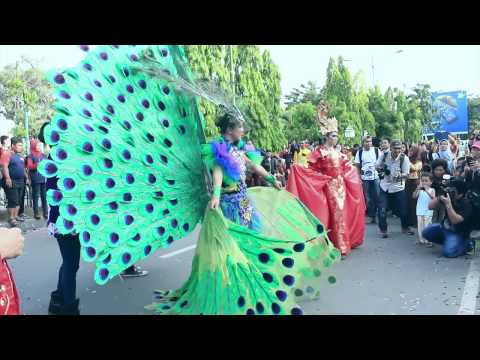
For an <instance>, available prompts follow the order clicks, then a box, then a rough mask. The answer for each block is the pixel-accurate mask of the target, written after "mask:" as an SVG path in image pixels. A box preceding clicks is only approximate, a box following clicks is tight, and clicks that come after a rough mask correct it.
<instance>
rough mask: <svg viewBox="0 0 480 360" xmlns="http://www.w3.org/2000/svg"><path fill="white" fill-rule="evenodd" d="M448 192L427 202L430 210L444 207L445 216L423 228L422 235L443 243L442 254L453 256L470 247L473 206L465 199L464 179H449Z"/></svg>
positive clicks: (429, 239) (465, 251)
mask: <svg viewBox="0 0 480 360" xmlns="http://www.w3.org/2000/svg"><path fill="white" fill-rule="evenodd" d="M449 188H450V189H452V190H451V193H452V196H453V203H452V199H451V198H450V195H449V194H446V195H445V196H440V197H437V198H435V199H433V200H432V201H431V202H430V204H429V209H430V210H435V209H437V208H438V207H440V206H443V207H445V209H446V216H445V219H444V220H443V221H442V223H441V224H433V225H430V226H428V227H427V228H425V230H424V231H423V234H422V235H423V237H424V238H425V239H426V240H428V241H430V242H433V243H435V244H439V245H443V256H445V257H449V258H454V257H457V256H461V255H464V254H465V253H467V252H469V251H470V250H471V249H472V245H471V241H470V233H471V229H472V220H473V208H472V206H471V204H470V202H469V201H468V200H467V199H465V194H466V192H467V185H466V183H465V182H464V181H461V180H453V181H450V184H449Z"/></svg>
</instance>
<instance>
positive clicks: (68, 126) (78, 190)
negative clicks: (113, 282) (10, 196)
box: [39, 45, 208, 284]
mask: <svg viewBox="0 0 480 360" xmlns="http://www.w3.org/2000/svg"><path fill="white" fill-rule="evenodd" d="M145 53H148V54H149V56H150V57H151V58H153V59H155V61H156V62H157V63H159V64H161V65H162V68H163V69H165V70H167V71H168V72H169V74H170V76H171V77H172V78H174V79H175V78H177V77H181V78H188V77H189V76H191V74H190V73H189V69H188V65H187V64H186V59H185V55H184V53H183V49H182V48H181V47H180V46H134V45H131V46H116V45H114V46H98V47H97V48H95V49H94V50H93V51H90V52H88V53H87V55H86V57H85V59H84V60H83V61H82V62H81V63H80V64H79V65H78V66H77V67H75V68H72V69H67V70H65V71H61V72H52V73H51V74H49V80H50V81H51V82H52V83H53V85H54V92H55V96H56V102H55V110H56V114H55V116H54V118H53V119H52V121H51V123H50V125H48V126H47V128H46V131H45V135H46V136H45V138H46V142H47V143H48V144H49V145H51V147H52V149H51V157H52V160H48V161H43V162H42V163H41V164H40V166H39V170H40V172H41V173H42V174H43V175H45V176H47V177H58V187H59V190H58V191H57V190H51V191H49V193H48V201H49V203H50V204H51V205H55V206H59V210H60V217H59V219H58V220H57V223H56V225H57V228H58V230H59V232H60V233H62V234H68V233H73V232H75V233H78V234H79V236H80V241H81V245H82V257H83V259H84V260H86V261H90V262H95V263H96V272H95V280H96V281H97V283H99V284H105V283H106V282H107V281H108V280H110V279H111V278H112V277H114V276H116V275H117V274H119V273H120V272H121V271H123V270H124V269H126V268H127V267H129V266H131V265H132V264H134V263H135V262H137V261H139V260H141V259H143V258H145V257H147V256H149V255H150V254H152V253H153V252H154V251H155V250H157V249H158V248H162V247H167V246H168V245H170V244H171V243H172V242H174V241H176V240H178V239H180V238H182V237H184V236H185V235H186V234H187V233H189V232H190V231H192V230H193V229H194V227H195V226H196V224H197V223H198V222H199V221H200V220H201V218H202V216H203V213H204V210H205V206H206V204H207V201H208V197H207V193H206V181H205V175H204V174H205V172H204V169H203V164H202V160H201V147H200V144H201V143H202V142H204V136H203V117H202V115H201V113H200V112H199V111H198V107H197V100H196V99H195V98H192V97H191V96H188V95H187V94H184V93H182V92H178V91H176V90H175V89H174V88H173V87H171V86H170V84H169V83H168V81H166V80H164V79H161V78H152V77H150V76H148V74H146V73H145V72H142V71H136V70H135V69H136V68H137V67H138V66H139V64H140V60H141V59H142V57H143V56H144V55H145Z"/></svg>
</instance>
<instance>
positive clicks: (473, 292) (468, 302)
mask: <svg viewBox="0 0 480 360" xmlns="http://www.w3.org/2000/svg"><path fill="white" fill-rule="evenodd" d="M479 284H480V258H479V257H474V258H473V259H472V262H471V263H470V268H469V270H468V275H467V280H466V281H465V287H464V289H463V295H462V302H461V303H460V308H459V309H458V313H457V314H458V315H475V309H476V306H477V296H478V286H479Z"/></svg>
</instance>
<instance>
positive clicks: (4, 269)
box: [0, 260, 20, 316]
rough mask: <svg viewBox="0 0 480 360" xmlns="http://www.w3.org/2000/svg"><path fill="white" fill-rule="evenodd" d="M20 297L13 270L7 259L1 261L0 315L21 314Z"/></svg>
mask: <svg viewBox="0 0 480 360" xmlns="http://www.w3.org/2000/svg"><path fill="white" fill-rule="evenodd" d="M19 314H20V299H19V297H18V292H17V288H16V286H15V282H14V280H13V276H12V271H11V270H10V268H9V267H8V264H7V262H6V261H5V260H2V261H0V316H2V315H19Z"/></svg>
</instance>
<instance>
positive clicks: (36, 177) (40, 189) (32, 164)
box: [27, 139, 48, 220]
mask: <svg viewBox="0 0 480 360" xmlns="http://www.w3.org/2000/svg"><path fill="white" fill-rule="evenodd" d="M42 150H43V149H42V143H41V142H40V140H37V139H33V140H31V141H30V154H29V155H28V157H27V170H28V177H29V178H30V183H31V184H32V193H33V212H34V215H35V219H37V220H38V219H40V214H39V211H38V199H39V198H40V199H41V202H42V210H43V218H44V219H45V220H46V219H48V205H47V195H46V193H47V190H46V182H47V181H46V179H45V177H43V176H42V175H41V174H40V173H39V172H38V170H37V166H38V164H39V163H40V161H42V160H44V159H46V158H47V157H46V156H45V155H44V154H43V152H42Z"/></svg>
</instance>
